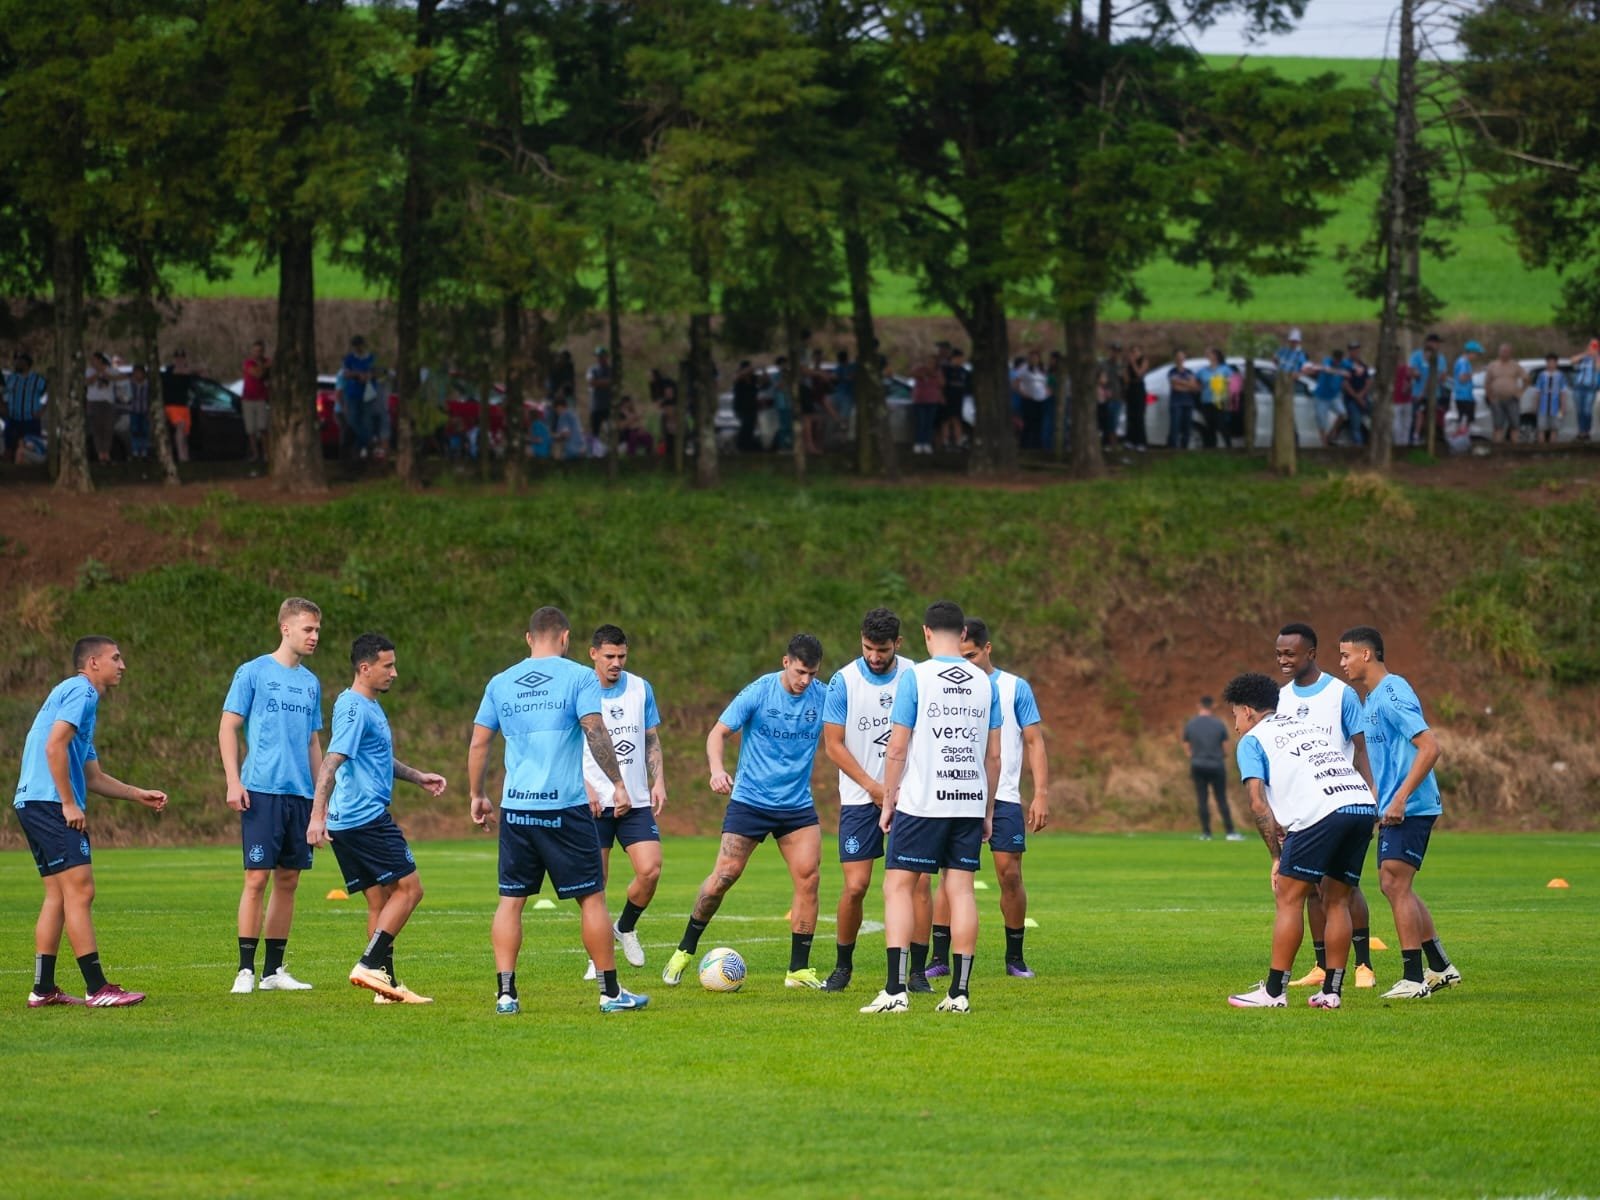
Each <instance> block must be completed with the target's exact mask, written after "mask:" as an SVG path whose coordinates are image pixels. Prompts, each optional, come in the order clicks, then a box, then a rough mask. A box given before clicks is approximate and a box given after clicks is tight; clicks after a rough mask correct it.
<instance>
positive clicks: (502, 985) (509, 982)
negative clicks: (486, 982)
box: [494, 971, 517, 1000]
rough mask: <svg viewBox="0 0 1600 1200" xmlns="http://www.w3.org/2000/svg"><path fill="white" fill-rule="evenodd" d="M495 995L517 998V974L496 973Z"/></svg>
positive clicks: (512, 972) (509, 972)
mask: <svg viewBox="0 0 1600 1200" xmlns="http://www.w3.org/2000/svg"><path fill="white" fill-rule="evenodd" d="M494 987H495V995H497V996H510V997H511V998H512V999H513V1000H515V999H516V998H517V973H516V972H515V971H496V972H495V975H494Z"/></svg>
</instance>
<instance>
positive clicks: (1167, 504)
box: [0, 456, 1600, 836]
mask: <svg viewBox="0 0 1600 1200" xmlns="http://www.w3.org/2000/svg"><path fill="white" fill-rule="evenodd" d="M1536 477H1537V479H1538V480H1540V481H1542V483H1540V484H1535V482H1534V478H1535V477H1533V476H1530V478H1529V480H1528V481H1527V482H1528V483H1529V484H1530V485H1532V486H1556V487H1559V486H1561V482H1560V478H1559V473H1557V474H1555V475H1551V474H1548V473H1537V475H1536ZM1520 482H1521V481H1519V484H1520ZM130 512H134V513H137V514H138V516H139V519H141V520H144V521H147V522H149V523H150V524H151V525H153V526H154V527H156V528H157V529H159V530H160V531H162V532H164V533H166V534H168V535H170V537H171V538H172V539H173V545H174V547H175V551H174V558H173V560H172V561H170V562H168V563H167V564H166V565H161V566H157V567H154V568H153V569H151V570H148V571H146V572H143V573H140V574H137V575H135V576H133V577H131V578H128V579H124V580H109V579H107V578H105V576H104V568H103V567H101V566H100V565H99V564H96V563H93V562H89V563H85V564H84V567H83V568H82V569H81V570H80V572H79V577H78V581H77V584H76V586H75V587H74V588H72V589H70V590H68V591H66V592H65V593H57V594H55V595H54V596H53V597H52V598H51V603H48V604H44V605H38V606H36V607H42V608H44V609H45V610H47V611H53V612H54V614H55V615H54V618H53V620H52V621H51V622H49V623H48V628H46V627H44V626H45V625H46V622H43V621H38V620H35V621H33V622H32V623H31V624H26V623H21V622H18V623H12V624H8V625H7V626H6V627H5V628H4V630H3V631H0V662H3V663H4V664H6V667H5V673H4V675H3V676H0V734H3V736H4V740H5V741H6V742H7V743H8V744H11V745H20V743H21V739H22V735H23V733H24V732H25V731H26V728H27V724H28V722H29V720H31V718H32V714H33V712H34V710H35V708H36V707H37V705H38V702H39V698H40V696H42V695H43V689H44V688H46V687H48V686H49V685H50V684H51V683H53V682H55V680H56V679H57V678H59V677H60V673H61V672H62V671H63V664H62V663H61V661H60V660H61V658H62V656H63V654H64V652H65V647H66V645H67V644H69V643H70V639H71V638H72V637H74V636H77V635H78V634H80V633H82V632H85V631H89V630H96V631H105V632H108V633H111V634H113V635H115V636H117V637H118V638H120V639H121V640H122V644H123V646H124V648H125V651H126V653H127V655H128V658H129V661H130V663H131V664H132V666H131V669H130V673H129V675H128V678H127V680H126V682H125V684H124V686H123V688H122V689H121V691H120V693H119V694H117V695H116V696H115V697H114V699H113V700H112V701H111V702H110V703H109V704H108V706H107V710H106V714H105V719H104V720H103V722H102V726H101V731H100V734H99V742H100V746H101V749H102V751H103V753H104V755H105V757H106V760H107V762H108V763H110V764H112V769H113V771H114V772H120V773H123V774H125V775H126V776H127V777H129V778H136V779H145V780H153V781H159V784H160V786H165V787H168V788H170V789H171V790H172V792H173V793H174V796H175V800H174V807H173V811H172V812H171V813H170V814H169V818H168V819H169V820H170V821H173V822H176V823H178V824H179V825H180V826H181V827H182V828H183V829H185V830H186V831H188V833H189V834H190V835H192V836H194V835H198V836H214V835H216V834H217V833H218V832H219V831H220V830H222V829H224V828H225V826H226V825H227V822H228V814H227V813H226V811H225V810H223V809H222V808H221V806H220V802H219V797H220V787H221V782H220V781H221V774H220V770H219V768H218V767H217V765H216V749H215V746H216V743H215V730H216V721H217V713H218V710H219V706H220V703H221V699H222V696H223V694H224V692H225V691H226V688H227V684H228V680H229V679H230V678H231V675H232V672H233V669H234V667H235V666H236V665H237V664H238V663H240V662H242V661H243V660H245V659H246V658H249V657H252V656H254V655H256V654H260V653H265V652H267V651H269V650H271V649H272V648H273V646H274V645H275V644H276V630H275V626H274V621H275V613H276V609H277V604H278V602H279V600H280V599H282V597H283V596H285V595H289V594H302V595H307V596H310V597H312V598H313V599H315V600H316V601H317V602H318V603H319V604H321V605H322V606H323V608H324V610H325V612H326V618H325V623H324V643H323V646H322V648H321V649H320V650H319V652H318V654H317V656H316V657H315V658H314V659H312V660H311V664H310V665H311V666H312V667H313V668H314V669H315V670H316V671H317V673H318V675H319V676H320V677H321V679H322V681H323V687H324V694H325V701H326V704H327V706H329V707H331V703H332V699H333V697H334V696H335V695H336V694H337V693H338V691H340V690H341V689H342V688H343V687H344V686H346V684H347V683H348V678H349V675H348V670H349V669H348V666H347V664H346V659H345V655H346V653H347V649H348V647H349V644H350V642H351V640H352V639H353V638H354V637H355V636H356V635H357V634H359V633H361V632H363V631H364V630H367V629H378V630H381V631H383V632H384V633H386V634H387V635H389V636H390V637H392V638H393V639H394V640H395V641H396V643H397V644H398V646H399V667H400V679H399V681H398V683H397V684H396V685H395V687H394V690H393V692H392V693H391V694H390V696H389V698H388V700H387V701H386V704H387V706H388V708H389V710H390V712H391V714H392V719H393V724H394V727H395V729H396V732H397V736H398V737H399V739H400V742H401V746H402V750H401V755H402V757H403V758H406V759H408V760H411V761H414V762H418V763H428V764H432V765H433V766H434V767H435V768H436V769H439V770H442V771H444V772H445V773H446V774H449V773H450V772H451V770H452V769H453V768H454V769H455V770H456V771H457V773H459V764H460V763H461V762H462V761H464V754H465V749H464V748H465V746H466V741H467V736H468V733H469V728H470V724H471V720H472V714H473V712H474V711H475V710H476V705H477V702H478V699H479V696H480V695H481V692H482V688H483V685H484V683H485V682H486V681H487V679H488V678H489V676H490V675H492V674H493V673H494V672H495V671H497V670H499V669H501V668H503V667H504V666H506V665H508V664H509V663H510V662H511V661H514V660H515V659H516V658H518V657H520V656H521V655H522V654H523V653H524V652H525V651H524V647H523V643H522V639H521V630H522V629H523V628H525V623H526V620H527V616H528V614H529V613H530V612H531V611H532V610H533V608H535V607H537V606H538V605H541V604H557V605H560V606H561V607H562V608H563V609H565V610H566V612H567V613H568V614H569V616H570V618H571V619H572V622H573V625H574V628H575V634H574V639H573V651H572V653H573V656H574V657H576V658H578V659H579V660H580V661H586V659H585V657H584V651H583V649H582V647H583V646H585V645H586V644H587V641H586V636H585V635H586V634H587V633H588V631H589V630H592V629H593V628H594V626H595V625H597V624H600V623H601V622H604V621H615V622H617V623H618V624H620V625H622V626H623V628H624V629H626V630H627V631H628V633H629V635H630V637H631V638H632V639H633V643H634V653H633V662H632V664H631V665H632V666H634V667H635V668H636V669H637V670H638V671H639V672H640V673H641V674H643V675H645V676H646V677H647V678H649V679H650V680H651V681H652V683H653V684H654V685H655V687H656V690H657V694H658V696H659V697H660V700H661V705H662V712H663V717H664V721H665V725H664V731H663V742H664V745H665V749H666V752H667V756H668V766H669V775H670V776H671V777H672V778H674V779H675V780H677V781H678V783H679V784H680V785H681V796H682V801H683V805H684V806H686V807H687V806H693V805H704V804H705V803H707V801H706V800H705V799H704V798H703V793H702V789H701V788H700V786H699V785H700V783H701V777H702V774H703V769H704V756H703V753H702V746H703V742H704V736H705V730H706V729H707V728H708V727H709V723H710V721H711V720H712V719H714V717H715V715H716V713H717V712H718V711H720V707H721V705H722V704H723V703H725V702H726V700H727V699H728V698H729V697H730V696H732V695H733V694H734V692H736V691H737V690H738V689H739V688H740V687H741V686H743V684H744V683H746V682H747V681H748V680H749V679H751V678H752V677H754V676H755V675H757V674H759V673H762V672H765V671H769V670H775V669H776V668H777V666H778V660H779V658H780V656H781V654H782V651H783V646H784V644H785V643H786V642H787V640H788V638H789V636H790V635H791V634H792V633H794V632H795V631H797V630H802V629H804V630H811V631H814V632H815V633H817V634H818V635H819V636H820V637H821V639H822V641H823V645H824V647H825V652H826V653H825V659H824V670H825V672H826V673H829V674H831V672H832V670H834V669H836V668H837V667H839V666H841V665H843V664H844V663H846V662H848V661H849V660H850V659H851V658H853V657H854V656H855V654H856V653H857V652H858V651H857V649H856V633H857V628H858V625H857V622H858V621H859V619H860V614H861V613H862V612H863V611H865V610H866V609H868V608H870V607H873V606H875V605H879V604H887V605H890V606H892V607H894V608H895V609H896V610H897V611H899V612H900V613H901V614H902V616H903V617H905V618H907V624H908V627H909V636H908V647H909V652H911V653H913V654H917V655H920V654H921V651H922V648H921V645H920V637H919V636H918V635H917V633H916V628H915V626H916V618H917V616H918V614H920V612H921V610H922V608H923V607H924V606H925V605H926V604H927V603H928V602H929V601H931V600H933V599H935V598H938V597H940V596H950V597H953V598H955V599H957V600H958V601H960V602H961V603H962V604H963V605H964V606H965V607H966V608H968V609H969V610H970V611H972V612H974V613H976V614H978V615H981V616H983V617H985V618H986V619H987V620H989V621H990V623H991V625H992V626H993V627H994V628H995V630H996V631H997V638H996V640H997V645H998V646H999V648H1000V657H1001V660H1002V661H1011V662H1026V663H1028V664H1029V668H1028V669H1029V670H1030V671H1037V670H1053V669H1054V667H1053V665H1052V664H1054V663H1056V662H1058V661H1060V658H1072V659H1076V660H1081V661H1083V662H1087V663H1089V664H1092V669H1093V672H1094V674H1095V675H1096V676H1097V677H1099V678H1101V679H1102V680H1114V679H1115V678H1116V677H1117V670H1118V666H1117V663H1116V661H1115V657H1114V654H1113V651H1112V644H1111V636H1112V630H1113V626H1114V625H1115V626H1118V627H1126V626H1127V624H1128V623H1129V622H1130V621H1142V620H1146V619H1148V620H1151V621H1155V622H1165V621H1168V620H1170V619H1171V616H1172V614H1173V612H1174V602H1173V601H1172V600H1171V599H1169V598H1170V597H1193V598H1194V601H1193V604H1194V615H1195V616H1197V617H1205V618H1208V619H1211V620H1214V621H1215V622H1218V623H1220V624H1221V625H1223V626H1225V625H1228V624H1229V623H1240V624H1260V625H1263V626H1264V625H1269V624H1273V623H1281V621H1282V620H1283V617H1282V612H1283V610H1284V608H1285V607H1286V606H1290V605H1294V604H1303V603H1306V602H1307V601H1309V600H1311V599H1313V598H1314V591H1315V589H1316V588H1317V587H1320V586H1321V581H1325V580H1327V579H1329V578H1333V579H1336V580H1338V581H1339V586H1340V587H1341V588H1342V589H1348V590H1349V591H1351V592H1352V593H1356V592H1367V593H1374V594H1379V595H1384V596H1392V595H1395V594H1397V593H1398V594H1407V595H1421V596H1426V597H1438V598H1440V602H1439V609H1438V615H1439V618H1440V621H1441V625H1442V628H1443V629H1444V630H1445V632H1446V633H1447V635H1448V636H1447V637H1445V638H1443V639H1441V640H1440V641H1439V643H1438V644H1437V646H1436V647H1435V649H1436V652H1438V653H1442V654H1444V655H1446V656H1450V657H1457V658H1463V659H1464V658H1468V657H1472V656H1474V655H1479V654H1487V655H1489V656H1491V657H1494V658H1498V659H1501V660H1502V661H1504V662H1505V663H1506V664H1507V665H1509V666H1512V667H1514V668H1518V669H1521V670H1525V671H1526V672H1528V673H1529V674H1530V675H1534V676H1543V675H1546V674H1551V675H1554V676H1556V677H1557V678H1559V679H1563V680H1569V681H1582V680H1591V681H1592V680H1594V679H1596V678H1600V661H1597V660H1596V658H1595V652H1594V649H1593V647H1594V645H1595V644H1596V641H1597V639H1596V637H1595V633H1596V628H1595V610H1594V606H1593V602H1592V597H1593V596H1594V595H1596V594H1600V566H1597V561H1600V560H1597V559H1596V558H1595V556H1593V555H1584V554H1581V553H1578V552H1577V549H1578V548H1579V547H1583V546H1592V545H1594V544H1596V541H1597V539H1600V510H1597V508H1596V506H1595V504H1594V502H1593V501H1592V499H1588V498H1583V497H1582V496H1581V495H1580V496H1579V498H1576V499H1572V500H1567V501H1561V502H1557V503H1552V504H1546V505H1542V506H1533V505H1528V504H1525V503H1523V502H1522V501H1520V500H1518V499H1517V498H1516V497H1515V495H1507V494H1506V493H1505V492H1504V491H1502V490H1500V489H1485V490H1484V491H1483V492H1481V493H1469V492H1462V491H1455V490H1448V491H1447V490H1444V489H1431V488H1411V487H1405V486H1402V485H1398V484H1394V483H1390V482H1386V481H1384V480H1382V479H1380V478H1378V477H1376V476H1373V475H1368V474H1361V473H1352V474H1345V473H1342V472H1336V473H1330V474H1328V475H1326V476H1324V477H1322V478H1321V479H1313V480H1309V481H1293V482H1280V481H1274V480H1272V479H1269V478H1267V477H1264V476H1262V475H1261V474H1260V473H1259V471H1258V468H1257V466H1256V464H1254V463H1253V462H1252V461H1251V460H1249V459H1217V458H1212V457H1210V456H1206V457H1205V458H1203V459H1202V458H1201V456H1189V457H1187V458H1179V459H1177V460H1175V461H1171V462H1162V463H1157V464H1153V465H1151V466H1150V467H1149V469H1147V470H1144V471H1142V472H1139V473H1136V474H1130V475H1128V476H1125V477H1123V478H1120V479H1117V480H1115V481H1106V482H1101V483H1096V484H1091V485H1078V484H1072V485H1067V484H1063V485H1044V486H1040V487H1038V488H1036V489H1030V490H1026V491H1012V490H1001V489H992V490H991V489H981V488H971V487H962V486H952V485H942V484H926V485H917V486H906V487H901V488H888V487H881V486H875V485H861V484H857V483H855V482H852V481H839V480H826V479H824V480H821V481H819V482H817V483H816V484H815V485H814V486H812V487H810V488H808V489H805V490H799V491H797V490H795V489H794V488H793V487H792V486H791V485H789V484H788V483H786V482H781V481H779V480H776V479H774V478H771V477H769V476H766V475H755V474H750V475H743V476H736V477H734V478H733V480H732V481H731V482H730V484H729V486H728V487H727V488H726V489H725V490H724V491H721V492H719V493H712V494H706V493H700V492H695V491H692V490H689V489H686V488H683V487H681V486H679V485H678V484H676V483H674V482H672V481H670V480H667V479H664V478H662V477H660V476H654V475H652V476H638V477H632V478H628V479H626V480H624V482H623V483H622V484H620V485H617V486H611V487H608V486H606V485H604V484H603V483H601V482H600V481H599V480H598V479H595V478H594V477H592V476H590V475H586V474H583V473H571V474H567V473H559V472H558V473H554V474H552V475H550V476H548V477H545V479H544V480H543V482H541V483H540V484H539V485H538V486H537V487H536V488H535V489H534V490H533V491H532V492H530V493H529V494H527V495H524V496H519V497H513V496H507V495H505V494H503V493H501V492H498V491H490V490H487V489H480V488H478V487H475V486H453V485H448V486H446V487H445V488H443V489H442V490H441V491H438V492H435V493H433V494H428V495H415V494H410V493H407V492H406V491H404V490H403V489H400V488H396V487H386V486H368V487H363V488H361V489H360V490H357V491H352V492H349V493H347V494H345V495H342V496H340V497H339V498H338V499H336V500H334V501H332V502H331V503H328V504H325V505H319V506H317V507H314V508H313V507H304V506H298V505H295V506H260V505H255V504H246V503H242V502H240V501H239V500H237V499H236V498H235V497H234V496H233V495H232V494H231V493H229V492H225V491H220V490H219V491H215V492H213V493H211V494H210V495H209V496H208V497H207V499H206V502H205V503H203V504H201V505H198V506H192V507H185V508H178V507H168V506H163V505H155V506H141V507H139V508H137V509H131V510H130ZM183 547H204V548H205V549H204V553H203V554H202V555H200V556H198V561H191V556H190V555H189V554H188V553H186V552H185V551H184V550H183ZM1398 615H1399V614H1398V613H1397V614H1396V616H1397V619H1398ZM1406 615H1407V616H1410V615H1411V614H1409V613H1407V614H1406ZM1156 636H1160V634H1159V633H1152V637H1156ZM1239 655H1240V657H1239V661H1238V665H1239V668H1240V669H1252V668H1259V666H1260V663H1259V661H1258V656H1257V655H1256V654H1255V653H1254V652H1253V651H1251V650H1246V649H1241V650H1240V652H1239ZM1057 656H1060V657H1059V658H1058V657H1057ZM1504 686H1505V687H1507V689H1515V687H1516V686H1517V684H1516V683H1515V681H1514V680H1513V681H1507V682H1506V684H1505V685H1504ZM1128 703H1129V705H1130V715H1132V716H1133V717H1134V730H1133V732H1137V729H1138V724H1139V722H1138V720H1137V715H1136V714H1137V708H1138V701H1137V697H1131V698H1130V699H1129V701H1128ZM1496 703H1499V700H1498V698H1496ZM1063 765H1065V764H1063ZM1058 769H1059V768H1058ZM1068 769H1074V768H1072V767H1069V768H1068ZM122 807H123V806H118V805H109V804H104V803H102V804H101V805H100V811H101V812H102V814H103V815H104V817H105V819H107V820H109V821H114V822H119V823H120V822H123V821H126V820H128V819H129V818H130V814H128V813H125V812H122V811H121V809H122Z"/></svg>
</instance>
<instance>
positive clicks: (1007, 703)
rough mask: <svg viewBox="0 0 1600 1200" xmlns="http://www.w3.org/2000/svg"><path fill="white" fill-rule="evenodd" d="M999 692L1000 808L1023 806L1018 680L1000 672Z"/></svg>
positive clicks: (997, 676) (996, 683)
mask: <svg viewBox="0 0 1600 1200" xmlns="http://www.w3.org/2000/svg"><path fill="white" fill-rule="evenodd" d="M993 678H994V686H995V690H996V691H998V692H999V693H1000V717H1001V723H1000V783H999V786H997V787H996V788H995V791H994V802H995V803H996V804H1021V803H1022V724H1021V722H1019V721H1018V720H1017V677H1016V676H1015V675H1013V674H1012V673H1011V672H1010V671H1001V670H996V671H995V673H994V676H993Z"/></svg>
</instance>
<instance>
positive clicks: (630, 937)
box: [611, 925, 644, 967]
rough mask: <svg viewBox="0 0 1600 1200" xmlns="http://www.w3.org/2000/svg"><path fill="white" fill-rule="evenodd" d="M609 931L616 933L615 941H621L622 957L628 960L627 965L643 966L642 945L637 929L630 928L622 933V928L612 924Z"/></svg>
mask: <svg viewBox="0 0 1600 1200" xmlns="http://www.w3.org/2000/svg"><path fill="white" fill-rule="evenodd" d="M611 932H612V933H613V934H615V935H616V938H617V941H619V942H621V943H622V957H623V958H625V959H627V960H628V965H629V966H630V967H642V966H644V947H643V946H641V945H640V944H639V934H638V931H637V930H633V929H630V930H628V932H627V933H623V932H622V930H620V929H618V928H617V927H616V926H615V925H612V926H611Z"/></svg>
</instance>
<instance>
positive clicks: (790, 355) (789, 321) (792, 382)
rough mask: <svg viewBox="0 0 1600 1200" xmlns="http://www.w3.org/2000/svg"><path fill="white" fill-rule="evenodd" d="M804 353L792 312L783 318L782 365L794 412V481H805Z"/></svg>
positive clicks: (802, 342) (803, 343) (803, 344)
mask: <svg viewBox="0 0 1600 1200" xmlns="http://www.w3.org/2000/svg"><path fill="white" fill-rule="evenodd" d="M804 353H805V339H804V338H803V337H802V336H801V334H800V323H799V322H798V321H796V320H795V318H794V315H793V314H792V313H786V314H785V315H784V318H783V354H784V358H785V359H786V360H787V361H786V362H785V363H784V367H783V386H784V388H785V389H786V390H787V391H788V393H789V407H790V410H791V411H792V412H793V413H794V445H793V446H791V447H790V450H791V452H792V457H793V459H794V481H795V482H796V483H800V484H803V483H805V481H806V429H805V417H804V416H802V415H801V411H800V368H801V363H800V356H801V355H803V354H804Z"/></svg>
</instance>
